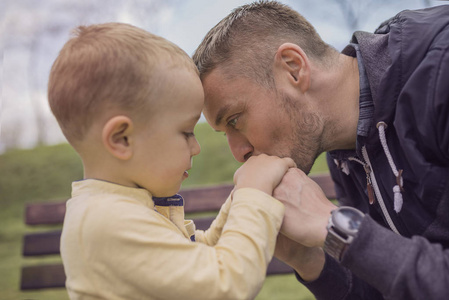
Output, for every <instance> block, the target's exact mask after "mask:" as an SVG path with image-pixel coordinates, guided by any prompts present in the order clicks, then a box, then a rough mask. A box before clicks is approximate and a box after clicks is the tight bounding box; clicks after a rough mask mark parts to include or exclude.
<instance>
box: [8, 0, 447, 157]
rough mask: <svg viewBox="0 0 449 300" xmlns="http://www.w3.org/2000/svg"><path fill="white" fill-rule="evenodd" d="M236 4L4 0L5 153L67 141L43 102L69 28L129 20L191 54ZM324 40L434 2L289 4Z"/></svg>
mask: <svg viewBox="0 0 449 300" xmlns="http://www.w3.org/2000/svg"><path fill="white" fill-rule="evenodd" d="M248 2H250V1H239V0H214V1H210V0H184V1H183V0H104V1H92V0H1V1H0V21H1V22H0V24H1V28H0V49H1V50H2V52H1V57H2V60H0V63H1V65H0V70H1V72H0V80H1V82H2V86H1V100H2V101H1V115H0V124H1V127H0V131H1V135H0V151H1V152H3V151H5V150H8V149H14V148H17V147H19V148H32V147H34V146H36V145H42V144H55V143H60V142H61V141H64V138H63V136H62V134H61V133H60V131H59V129H58V127H57V125H56V122H55V120H54V118H53V116H52V115H51V112H50V110H49V107H48V105H47V99H46V88H47V81H48V75H49V70H50V68H51V65H52V63H53V61H54V60H55V58H56V56H57V54H58V52H59V50H60V49H61V47H62V46H63V44H64V43H65V42H66V41H67V39H68V38H69V33H70V30H71V29H72V28H74V27H75V26H77V25H82V24H92V23H103V22H110V21H114V22H126V23H131V24H133V25H135V26H138V27H141V28H144V29H146V30H148V31H150V32H152V33H155V34H158V35H161V36H162V37H164V38H167V39H169V40H171V41H172V42H174V43H175V44H177V45H178V46H180V47H181V48H182V49H184V50H185V51H186V52H187V53H188V54H189V55H192V54H193V52H194V50H195V48H196V46H197V45H198V44H199V43H200V42H201V39H202V38H203V37H204V35H205V34H206V33H207V31H208V30H209V29H210V28H212V27H213V26H214V25H215V24H216V23H217V22H218V21H220V20H221V19H222V18H223V17H224V16H226V15H227V14H228V13H229V12H230V11H231V10H232V9H233V8H235V7H237V6H239V5H242V4H245V3H248ZM282 2H283V3H285V4H288V5H290V6H291V7H292V8H294V9H295V10H297V11H298V12H300V13H301V14H302V15H304V16H305V17H306V18H307V19H308V20H309V21H310V22H311V23H312V24H313V25H314V26H315V27H316V29H317V31H318V33H319V34H320V35H321V37H322V38H323V39H324V40H325V41H326V42H327V43H329V44H331V45H333V46H334V47H335V48H336V49H337V50H342V49H343V48H344V46H345V45H346V43H347V42H348V41H349V39H350V38H351V34H352V32H353V31H355V30H364V31H371V32H372V31H373V30H374V29H376V27H377V26H378V25H379V23H380V22H382V21H384V20H385V19H387V18H389V17H391V16H393V15H394V14H395V13H397V12H399V11H400V10H403V9H415V8H421V7H427V6H432V5H438V4H441V3H442V1H431V0H394V1H391V0H291V1H288V0H284V1H282Z"/></svg>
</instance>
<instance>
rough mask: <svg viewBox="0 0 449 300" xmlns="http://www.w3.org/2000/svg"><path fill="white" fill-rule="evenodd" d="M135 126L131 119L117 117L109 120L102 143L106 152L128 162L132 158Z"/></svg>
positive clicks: (103, 133) (104, 128)
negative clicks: (132, 136) (132, 137)
mask: <svg viewBox="0 0 449 300" xmlns="http://www.w3.org/2000/svg"><path fill="white" fill-rule="evenodd" d="M133 130H134V126H133V122H132V121H131V119H130V118H128V117H126V116H115V117H112V118H111V119H109V120H108V121H107V122H106V124H105V125H104V127H103V131H102V136H101V137H102V141H103V145H104V147H105V148H106V150H107V151H108V152H109V153H111V154H112V155H113V156H114V157H116V158H118V159H121V160H128V159H130V158H131V157H132V154H133V151H132V142H133V141H132V139H131V134H132V133H133Z"/></svg>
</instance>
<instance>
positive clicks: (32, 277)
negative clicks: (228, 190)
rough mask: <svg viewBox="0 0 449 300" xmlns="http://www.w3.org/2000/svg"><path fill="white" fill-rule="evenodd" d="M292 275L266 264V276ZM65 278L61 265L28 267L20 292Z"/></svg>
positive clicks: (279, 264) (281, 267)
mask: <svg viewBox="0 0 449 300" xmlns="http://www.w3.org/2000/svg"><path fill="white" fill-rule="evenodd" d="M289 273H293V269H292V268H291V267H289V266H288V265H286V264H284V263H283V262H281V261H280V260H278V259H277V258H275V257H273V260H272V261H271V262H270V263H269V264H268V268H267V273H266V274H267V276H269V275H276V274H289ZM65 280H66V276H65V273H64V267H63V265H62V264H52V265H40V266H28V267H23V268H22V278H21V286H20V289H21V290H36V289H46V288H57V287H65Z"/></svg>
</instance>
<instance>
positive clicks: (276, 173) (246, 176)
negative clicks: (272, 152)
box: [234, 154, 296, 195]
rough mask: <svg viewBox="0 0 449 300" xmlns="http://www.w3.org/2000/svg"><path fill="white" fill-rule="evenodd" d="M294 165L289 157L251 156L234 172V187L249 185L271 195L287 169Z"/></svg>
mask: <svg viewBox="0 0 449 300" xmlns="http://www.w3.org/2000/svg"><path fill="white" fill-rule="evenodd" d="M294 167H296V164H295V162H294V161H293V160H292V159H291V158H289V157H286V158H279V157H277V156H268V155H266V154H260V155H258V156H251V157H250V158H249V159H248V160H247V161H246V162H245V164H243V165H242V166H241V167H240V168H239V169H238V170H237V171H236V172H235V174H234V184H235V189H239V188H244V187H250V188H255V189H258V190H261V191H263V192H265V193H267V194H269V195H272V194H273V190H274V188H275V187H276V186H277V185H278V184H279V183H280V182H281V180H282V177H283V176H284V175H285V173H286V172H287V171H288V169H289V168H294Z"/></svg>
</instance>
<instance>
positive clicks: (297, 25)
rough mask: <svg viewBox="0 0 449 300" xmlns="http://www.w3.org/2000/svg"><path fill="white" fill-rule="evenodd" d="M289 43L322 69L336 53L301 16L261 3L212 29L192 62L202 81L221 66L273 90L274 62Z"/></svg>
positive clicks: (242, 9) (235, 12)
mask: <svg viewBox="0 0 449 300" xmlns="http://www.w3.org/2000/svg"><path fill="white" fill-rule="evenodd" d="M287 42H290V43H294V44H297V45H298V46H300V47H301V48H302V49H303V50H304V52H305V53H306V55H307V56H308V57H309V58H310V59H314V60H316V61H317V63H319V62H321V63H322V64H323V65H325V62H324V60H325V58H326V56H327V54H328V53H329V52H333V51H336V50H335V49H333V48H332V47H331V46H329V45H328V44H326V43H325V42H324V41H323V40H322V39H321V37H320V36H319V35H318V33H317V32H316V30H315V28H314V27H313V26H312V25H311V24H310V23H309V22H308V21H307V20H306V19H305V18H304V17H303V16H301V15H300V14H299V13H298V12H296V11H294V10H293V9H291V8H290V7H288V6H287V5H284V4H281V3H279V2H276V1H258V2H254V3H252V4H247V5H243V6H240V7H238V8H236V9H235V10H233V11H232V13H230V14H229V15H228V16H227V17H225V18H224V19H223V20H221V21H220V22H219V23H218V24H217V25H216V26H215V27H214V28H212V29H211V30H210V31H209V32H208V33H207V35H206V36H205V37H204V39H203V41H202V42H201V44H200V45H199V46H198V48H197V50H196V51H195V54H194V55H193V60H194V62H195V64H196V66H197V68H198V69H199V71H200V76H201V78H202V79H203V78H204V77H205V76H206V75H207V74H209V73H210V72H211V71H212V70H214V69H215V68H217V67H218V66H220V68H223V70H224V71H225V74H228V75H230V76H235V75H238V76H245V77H247V78H250V79H253V80H255V81H256V82H258V83H259V84H261V85H265V86H274V82H273V78H272V66H273V59H274V56H275V53H276V51H277V49H278V48H279V46H280V45H282V44H283V43H287ZM226 71H229V72H226Z"/></svg>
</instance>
